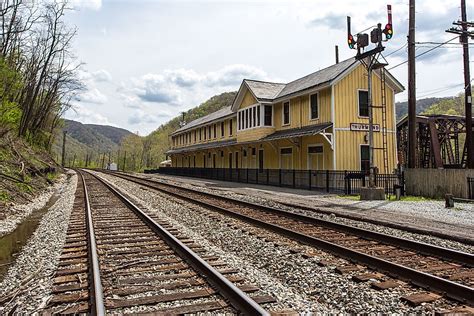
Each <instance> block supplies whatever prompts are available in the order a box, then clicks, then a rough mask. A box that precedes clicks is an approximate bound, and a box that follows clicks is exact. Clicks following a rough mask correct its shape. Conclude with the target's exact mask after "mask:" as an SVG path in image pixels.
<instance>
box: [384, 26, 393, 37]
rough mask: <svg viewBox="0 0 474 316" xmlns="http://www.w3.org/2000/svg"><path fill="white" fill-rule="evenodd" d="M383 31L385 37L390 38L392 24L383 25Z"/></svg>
mask: <svg viewBox="0 0 474 316" xmlns="http://www.w3.org/2000/svg"><path fill="white" fill-rule="evenodd" d="M383 33H384V34H385V38H386V39H388V40H389V39H391V38H392V36H393V28H392V24H387V25H385V29H384V30H383Z"/></svg>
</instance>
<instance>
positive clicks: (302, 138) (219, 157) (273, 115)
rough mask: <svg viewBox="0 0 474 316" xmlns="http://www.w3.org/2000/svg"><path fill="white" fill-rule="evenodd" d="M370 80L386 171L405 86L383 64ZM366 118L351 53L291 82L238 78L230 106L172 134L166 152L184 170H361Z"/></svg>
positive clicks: (378, 155)
mask: <svg viewBox="0 0 474 316" xmlns="http://www.w3.org/2000/svg"><path fill="white" fill-rule="evenodd" d="M372 82H373V93H372V96H373V100H374V101H373V105H374V108H373V111H374V124H375V125H374V129H375V133H374V134H375V135H374V142H375V144H374V146H375V147H376V148H378V149H376V150H375V155H374V159H375V165H376V166H377V167H378V168H379V170H380V172H382V171H383V170H384V167H383V166H384V165H386V166H387V167H386V169H385V170H389V171H390V172H391V171H393V169H394V168H396V165H397V148H396V118H395V107H394V104H395V94H397V93H399V92H402V91H403V89H404V88H403V86H402V85H401V84H400V83H399V82H398V81H397V80H396V79H395V78H394V77H393V76H392V75H391V74H390V73H389V72H388V71H384V72H382V70H381V69H379V70H376V71H374V74H373V81H372ZM384 100H385V102H384ZM384 108H385V109H384ZM384 110H385V111H386V112H385V118H386V119H385V120H383V111H384ZM368 122H369V120H368V93H367V70H366V69H365V67H364V66H363V65H362V64H361V63H360V61H357V60H355V58H351V59H348V60H345V61H342V62H340V63H337V64H334V65H332V66H330V67H327V68H325V69H322V70H319V71H316V72H314V73H311V74H309V75H307V76H305V77H303V78H300V79H297V80H294V81H292V82H289V83H273V82H263V81H258V80H251V79H245V80H243V82H242V84H241V86H240V89H239V91H238V93H237V96H236V97H235V99H234V102H233V104H232V105H231V106H229V107H226V108H224V109H221V110H219V111H216V112H214V113H211V114H209V115H207V116H205V117H202V118H199V119H197V120H194V121H192V122H189V123H187V124H186V125H184V126H183V127H181V128H179V129H178V130H176V131H175V132H173V133H172V134H171V135H170V137H171V144H172V148H171V149H170V150H169V151H168V152H167V155H168V156H170V157H171V161H172V166H173V167H183V168H242V169H247V168H248V169H296V170H307V169H308V170H366V169H367V168H368V166H369V160H368V158H369V146H368V136H367V134H368ZM384 132H385V142H384ZM384 143H386V144H385V145H384ZM384 147H385V148H386V150H385V154H384V150H383V149H382V148H384ZM384 163H385V164H384Z"/></svg>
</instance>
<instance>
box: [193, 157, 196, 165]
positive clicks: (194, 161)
mask: <svg viewBox="0 0 474 316" xmlns="http://www.w3.org/2000/svg"><path fill="white" fill-rule="evenodd" d="M193 167H194V168H196V155H194V156H193Z"/></svg>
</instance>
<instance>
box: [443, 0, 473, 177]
mask: <svg viewBox="0 0 474 316" xmlns="http://www.w3.org/2000/svg"><path fill="white" fill-rule="evenodd" d="M453 24H454V25H457V26H461V28H458V27H452V28H450V29H449V30H446V32H448V33H454V34H458V35H460V41H461V43H462V48H463V63H464V109H465V113H466V141H465V142H466V143H465V145H464V146H465V149H466V152H467V159H466V168H468V169H474V135H473V133H474V130H473V129H472V92H471V74H470V69H469V37H472V38H474V32H470V31H469V27H474V22H468V21H467V14H466V0H461V21H457V22H453Z"/></svg>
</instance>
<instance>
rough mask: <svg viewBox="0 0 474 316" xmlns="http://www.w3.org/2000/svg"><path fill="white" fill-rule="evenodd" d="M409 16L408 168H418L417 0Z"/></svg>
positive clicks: (411, 0)
mask: <svg viewBox="0 0 474 316" xmlns="http://www.w3.org/2000/svg"><path fill="white" fill-rule="evenodd" d="M409 6H410V7H409V17H408V168H416V68H415V0H410V2H409Z"/></svg>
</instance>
